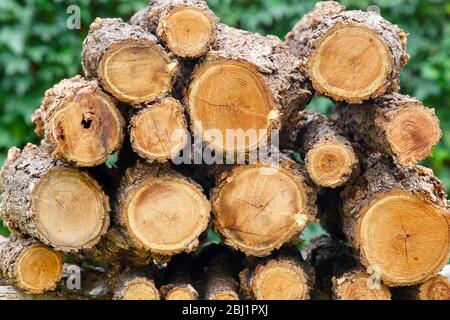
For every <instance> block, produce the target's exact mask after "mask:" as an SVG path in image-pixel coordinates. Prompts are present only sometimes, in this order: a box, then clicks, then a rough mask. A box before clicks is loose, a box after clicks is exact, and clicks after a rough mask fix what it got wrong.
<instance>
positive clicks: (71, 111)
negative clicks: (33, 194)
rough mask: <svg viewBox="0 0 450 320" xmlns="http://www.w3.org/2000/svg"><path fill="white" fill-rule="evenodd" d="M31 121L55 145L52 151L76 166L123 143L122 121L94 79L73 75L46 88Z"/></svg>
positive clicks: (99, 161) (105, 155) (101, 160)
mask: <svg viewBox="0 0 450 320" xmlns="http://www.w3.org/2000/svg"><path fill="white" fill-rule="evenodd" d="M33 122H34V123H35V125H36V129H35V133H36V135H38V136H42V135H44V136H45V139H46V141H47V142H48V143H49V144H51V145H52V146H53V148H54V149H55V150H54V152H53V154H52V155H53V156H54V157H58V158H62V159H64V160H66V161H69V162H72V163H74V164H75V165H77V166H81V167H83V166H86V167H92V166H96V165H99V164H102V163H104V162H105V161H106V160H107V158H108V156H109V155H111V154H112V153H114V152H116V151H117V150H119V149H120V148H121V147H122V142H123V138H124V127H125V121H124V119H123V117H122V114H121V113H120V111H119V110H118V109H117V107H116V102H115V100H114V99H112V98H110V97H109V96H108V95H106V94H104V93H103V92H102V90H101V89H100V87H99V85H98V82H97V81H96V80H89V81H88V80H84V79H83V78H82V77H81V76H76V77H73V78H71V79H66V80H62V81H61V82H60V83H58V84H57V85H55V86H54V87H53V88H51V89H49V90H47V91H46V92H45V97H44V100H43V102H42V105H41V107H40V108H39V109H37V110H36V111H35V113H34V115H33Z"/></svg>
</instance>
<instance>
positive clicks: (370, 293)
mask: <svg viewBox="0 0 450 320" xmlns="http://www.w3.org/2000/svg"><path fill="white" fill-rule="evenodd" d="M332 281H333V296H334V298H335V299H336V300H391V291H390V289H389V287H387V286H385V285H383V284H382V283H381V282H380V280H379V279H376V278H374V275H370V274H368V273H367V272H366V271H365V270H364V269H363V268H357V269H355V270H351V271H348V272H346V273H345V274H343V275H341V276H340V277H337V278H333V279H332Z"/></svg>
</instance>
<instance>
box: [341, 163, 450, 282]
mask: <svg viewBox="0 0 450 320" xmlns="http://www.w3.org/2000/svg"><path fill="white" fill-rule="evenodd" d="M341 197H342V200H343V212H342V213H343V214H342V222H343V229H344V233H345V234H346V236H347V239H348V240H349V241H351V243H352V244H353V247H354V248H355V250H357V253H358V254H359V256H360V260H361V262H362V263H363V265H364V266H366V267H372V268H373V269H374V270H375V271H376V272H377V273H379V274H380V276H381V279H382V280H383V282H384V283H385V284H386V285H389V286H405V285H413V284H417V283H420V282H423V281H426V280H427V279H430V278H431V277H433V276H434V275H435V274H436V273H438V272H439V271H440V270H441V269H442V268H443V266H444V265H445V264H446V263H447V261H448V258H449V253H450V241H449V239H450V235H449V233H450V232H449V230H450V229H449V221H450V218H449V212H448V208H447V202H446V200H447V199H446V194H445V192H444V188H443V185H442V183H441V182H440V181H439V180H438V179H437V178H435V177H434V176H433V175H432V172H431V170H429V169H426V168H423V167H419V166H416V167H411V168H405V167H399V166H397V165H394V164H393V163H392V162H389V161H384V160H383V159H381V160H380V161H378V162H376V163H375V164H373V165H372V167H370V168H368V170H367V171H366V172H365V173H364V175H363V176H361V177H360V178H358V179H357V180H356V182H355V183H354V184H352V185H348V186H346V187H345V189H344V190H343V191H342V193H341Z"/></svg>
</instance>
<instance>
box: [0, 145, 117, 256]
mask: <svg viewBox="0 0 450 320" xmlns="http://www.w3.org/2000/svg"><path fill="white" fill-rule="evenodd" d="M0 177H1V186H2V190H3V195H2V197H3V199H2V200H3V201H2V208H1V214H2V218H3V219H4V221H5V222H6V224H7V226H8V227H9V228H10V229H12V230H14V231H17V232H20V233H22V234H26V235H29V236H31V237H33V238H35V239H38V240H40V241H41V242H43V243H44V244H46V245H48V246H51V247H54V248H56V249H57V250H61V251H76V250H78V249H82V248H91V247H92V246H94V245H95V244H97V243H98V241H99V240H100V237H101V236H102V235H103V234H104V233H105V232H106V230H107V228H108V226H109V210H110V209H109V201H108V197H107V196H106V195H105V194H104V193H103V191H102V189H101V187H100V186H99V184H98V183H97V181H95V180H94V179H93V178H92V177H91V176H90V175H88V174H87V173H85V172H84V171H81V170H79V169H75V168H73V167H72V166H70V165H69V164H67V163H64V162H62V161H60V160H56V159H54V158H52V156H51V151H50V148H49V147H48V146H47V145H42V146H40V147H37V146H35V145H32V144H28V145H27V146H26V147H25V148H24V149H23V150H22V151H20V150H19V149H17V148H11V149H10V150H9V152H8V158H7V159H6V161H5V163H4V165H3V168H2V171H1V173H0Z"/></svg>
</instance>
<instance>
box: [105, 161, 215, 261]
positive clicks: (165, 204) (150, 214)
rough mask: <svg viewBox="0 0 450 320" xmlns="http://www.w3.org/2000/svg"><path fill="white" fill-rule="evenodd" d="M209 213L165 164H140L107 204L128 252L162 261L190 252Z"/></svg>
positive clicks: (197, 191) (197, 193) (199, 193)
mask: <svg viewBox="0 0 450 320" xmlns="http://www.w3.org/2000/svg"><path fill="white" fill-rule="evenodd" d="M210 211H211V205H210V203H209V201H208V200H207V198H206V196H205V195H204V194H203V190H202V188H201V187H200V186H199V185H198V184H196V183H195V182H193V181H192V180H190V179H188V178H186V177H184V176H183V175H181V174H179V173H178V172H175V171H174V170H172V169H171V168H170V166H169V165H146V164H144V163H142V162H138V163H137V164H136V165H135V166H134V167H132V168H129V169H127V171H126V172H125V175H124V177H123V178H122V181H121V183H120V185H119V188H118V189H117V192H116V196H115V201H114V202H113V213H114V222H115V225H116V226H117V227H118V230H119V231H120V233H121V235H122V236H123V237H124V238H125V239H127V242H128V243H129V245H130V247H132V248H135V249H136V250H138V251H142V252H144V253H146V252H147V253H152V254H156V255H162V256H172V255H174V254H177V253H181V252H191V251H192V250H194V249H195V248H196V247H197V245H198V242H199V241H198V237H199V236H200V235H201V234H202V232H203V231H205V230H206V228H207V226H208V222H209V217H210Z"/></svg>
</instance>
